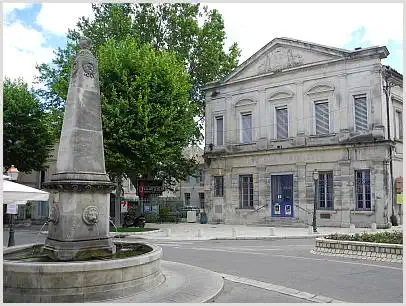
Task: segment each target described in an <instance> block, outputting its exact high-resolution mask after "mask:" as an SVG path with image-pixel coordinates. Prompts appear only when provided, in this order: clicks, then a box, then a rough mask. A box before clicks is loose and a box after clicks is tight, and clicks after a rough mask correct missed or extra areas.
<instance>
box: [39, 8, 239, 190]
mask: <svg viewBox="0 0 406 306" xmlns="http://www.w3.org/2000/svg"><path fill="white" fill-rule="evenodd" d="M92 8H93V13H94V19H92V20H90V19H89V18H87V17H82V18H80V20H79V21H78V23H77V26H76V28H75V29H70V30H69V31H68V37H67V38H68V42H67V46H66V47H65V48H58V50H57V51H56V54H55V58H54V59H53V60H52V63H50V64H42V65H39V66H38V67H37V68H38V71H39V78H38V80H37V81H38V82H39V83H42V84H43V85H44V88H43V89H41V90H39V91H38V92H37V93H38V95H39V96H40V97H42V98H43V101H44V107H45V108H47V109H52V110H54V112H55V113H56V114H58V111H61V110H63V108H64V104H65V101H66V98H67V92H68V87H69V77H70V73H71V67H72V61H73V58H74V55H75V53H76V52H77V51H78V40H79V37H80V36H81V35H85V36H86V37H88V38H89V39H90V40H91V41H92V48H91V51H92V52H93V54H95V55H96V57H97V58H98V60H99V61H100V62H101V64H102V65H104V64H103V63H107V62H108V60H109V61H110V62H109V64H110V65H116V64H122V62H121V59H120V58H119V59H120V61H119V62H115V60H118V59H113V58H110V59H108V58H106V57H105V58H103V59H102V57H101V56H102V55H106V54H108V51H112V52H113V51H114V50H115V51H114V52H116V53H117V52H119V53H120V56H123V57H124V56H127V57H129V55H128V54H126V52H124V51H120V50H123V48H124V47H123V46H124V45H125V46H127V47H128V48H130V46H131V48H133V49H134V50H135V49H136V47H135V46H139V47H140V48H141V49H142V48H143V47H141V46H142V45H145V44H149V45H150V46H152V48H153V50H155V51H156V52H157V53H152V51H151V50H150V51H148V52H149V53H148V54H150V55H151V57H147V56H146V57H143V58H142V59H143V60H145V61H149V60H156V61H158V60H157V59H156V58H157V57H158V54H162V56H163V57H164V58H166V57H168V58H170V60H169V59H167V62H165V63H167V64H168V65H169V62H170V63H172V62H173V63H175V59H176V60H177V61H176V62H177V63H180V65H181V66H182V68H183V70H184V71H185V72H187V73H185V74H184V75H182V78H181V80H182V82H183V81H184V80H186V82H187V83H188V84H189V86H187V87H185V88H186V89H184V88H183V86H184V85H182V86H181V87H182V88H183V89H182V97H183V94H184V91H185V90H186V92H187V101H189V102H190V103H188V104H184V105H183V104H182V105H179V106H182V107H184V109H183V110H179V109H178V108H177V106H176V103H175V104H174V105H172V104H170V103H169V102H165V101H166V100H167V98H165V96H163V95H162V93H163V92H166V91H167V90H169V91H170V90H173V89H172V87H170V86H174V85H173V84H172V82H175V81H174V80H172V81H170V80H169V79H168V78H164V80H166V81H165V82H161V83H159V84H160V85H159V86H158V85H156V84H155V83H154V82H155V81H154V82H152V80H153V79H156V78H157V77H156V76H155V77H153V76H152V75H151V73H152V72H154V73H157V75H160V73H161V74H162V73H163V72H162V70H161V71H156V69H157V68H155V66H153V65H152V66H151V65H150V66H148V67H149V68H151V70H148V69H149V68H148V69H147V68H146V67H147V66H146V65H148V64H147V63H132V62H131V63H128V66H125V65H124V67H125V68H126V69H127V70H128V73H127V74H128V76H127V75H126V74H124V72H123V73H122V74H117V75H114V74H111V73H110V70H108V69H107V68H106V66H103V67H104V68H102V69H101V71H100V83H101V84H104V85H102V86H101V93H102V96H103V108H102V113H103V125H104V127H103V128H104V144H105V152H106V169H107V171H108V172H109V174H110V176H111V177H112V178H113V179H114V180H116V179H117V181H120V178H121V177H123V176H126V175H129V176H130V177H131V180H132V181H133V183H134V184H136V178H138V177H140V176H143V177H148V178H162V179H164V180H165V181H166V182H168V184H169V182H171V181H173V180H171V178H175V179H179V178H180V179H183V178H184V177H186V175H189V174H192V173H194V172H195V165H196V163H195V162H194V161H193V160H192V161H190V160H187V159H185V158H183V155H182V154H181V151H182V150H183V148H185V147H186V146H188V145H189V144H191V143H193V142H194V141H195V140H196V139H197V138H198V135H199V134H200V132H198V131H197V130H196V129H195V127H196V123H194V124H193V118H192V119H191V117H190V116H191V114H192V115H193V116H194V117H195V118H196V117H198V118H199V117H200V119H203V117H204V97H203V93H202V92H201V90H200V88H201V86H202V85H203V84H205V83H207V82H210V81H214V80H216V79H220V78H222V77H223V76H225V75H226V74H228V73H229V72H230V71H231V70H232V69H233V68H235V67H236V66H237V64H238V57H239V55H240V50H239V49H238V46H237V44H236V43H234V44H233V45H232V46H231V47H230V48H229V50H228V52H226V51H224V44H225V39H226V35H225V31H224V21H223V18H222V16H221V14H220V13H219V12H218V11H216V10H212V11H210V10H208V9H207V8H206V7H203V8H201V7H200V5H199V4H187V3H176V4H158V5H157V4H154V5H152V4H147V3H142V4H134V3H133V4H122V3H114V4H113V3H103V4H94V5H92ZM130 38H131V44H129V43H128V39H130ZM108 40H111V41H110V42H109V43H108V45H106V46H104V44H105V43H106V42H107V41H108ZM123 42H124V45H123ZM102 46H104V47H102ZM113 46H115V47H116V48H118V49H114V48H113ZM101 48H103V52H99V51H100V49H101ZM141 49H140V50H141ZM142 50H143V49H142ZM145 52H147V51H145ZM169 53H170V55H169ZM152 54H153V56H152ZM129 59H131V60H134V59H136V57H129ZM137 59H138V60H139V58H137ZM171 65H172V64H171ZM101 67H102V66H101ZM120 67H121V66H120ZM177 67H180V66H177ZM141 68H142V69H141ZM161 68H162V67H161ZM109 69H116V70H117V69H119V68H118V67H114V66H113V67H110V68H109ZM140 69H141V70H140ZM168 69H169V68H168ZM176 69H178V68H176ZM139 71H143V72H145V73H146V75H145V76H143V75H139V74H138V73H139ZM178 73H180V72H178ZM112 75H114V77H117V78H118V79H117V82H116V81H115V79H114V78H112ZM134 75H139V78H138V81H137V82H140V81H141V80H142V79H148V78H151V79H148V80H149V81H148V82H149V83H148V82H147V83H145V84H144V86H145V88H144V90H147V89H146V88H148V95H146V94H145V93H144V92H143V93H142V95H141V97H142V99H141V98H139V97H138V96H136V97H137V99H140V100H139V101H138V102H137V103H135V104H134V101H133V100H132V99H135V96H133V95H135V94H137V95H139V93H140V92H138V91H136V90H135V89H133V87H132V86H133V85H131V84H132V83H131V82H134V81H135V79H132V78H129V79H126V78H127V77H129V76H134ZM174 75H177V74H174ZM174 75H172V77H174ZM118 80H119V81H120V82H123V84H119V82H118ZM112 84H114V90H113V89H112V87H111V86H112ZM154 84H155V85H154ZM130 85H131V86H130ZM147 85H148V86H147ZM152 85H154V86H152ZM179 86H180V85H179ZM185 86H186V85H185ZM127 87H129V88H132V89H131V91H129V92H127V93H126V90H127ZM130 93H131V96H130ZM169 97H170V96H169ZM175 97H176V99H178V98H179V97H178V96H177V95H175V94H174V96H172V98H175ZM162 99H163V100H162ZM165 99H166V100H165ZM176 99H175V100H176ZM182 99H183V98H182ZM158 100H162V105H160V104H158V102H157V101H158ZM149 103H152V104H151V105H149ZM182 103H185V102H182ZM134 107H135V108H134ZM182 111H183V112H186V113H182ZM138 112H139V113H140V114H137V113H138ZM163 114H165V116H166V117H165V118H164V116H163ZM53 118H54V119H55V122H52V120H51V122H52V125H53V126H55V127H59V126H61V124H60V120H61V116H54V117H53ZM58 120H59V121H58ZM135 120H137V122H142V123H144V127H143V128H141V127H139V126H133V124H134V122H135ZM186 121H187V122H186ZM197 126H198V127H200V128H201V127H202V126H203V120H200V121H199V122H198V123H197ZM132 129H134V130H132ZM141 135H143V138H140V137H141ZM200 136H201V135H200ZM164 138H166V139H164ZM132 139H136V141H135V142H133V141H132Z"/></svg>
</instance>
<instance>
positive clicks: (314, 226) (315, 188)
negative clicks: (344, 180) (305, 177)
mask: <svg viewBox="0 0 406 306" xmlns="http://www.w3.org/2000/svg"><path fill="white" fill-rule="evenodd" d="M313 181H314V201H313V202H314V203H313V233H317V225H316V208H317V183H318V181H319V172H318V171H317V170H314V171H313Z"/></svg>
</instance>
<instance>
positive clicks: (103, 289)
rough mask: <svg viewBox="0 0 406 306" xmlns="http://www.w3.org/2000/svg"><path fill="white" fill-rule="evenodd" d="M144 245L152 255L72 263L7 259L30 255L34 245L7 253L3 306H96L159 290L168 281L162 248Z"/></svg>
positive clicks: (19, 247) (9, 249)
mask: <svg viewBox="0 0 406 306" xmlns="http://www.w3.org/2000/svg"><path fill="white" fill-rule="evenodd" d="M138 244H139V243H138ZM143 245H145V246H146V247H149V248H150V251H148V252H147V253H145V254H142V255H138V256H132V257H126V258H119V259H117V258H115V259H110V258H107V259H97V260H90V261H70V262H60V261H47V262H43V261H42V262H41V261H24V260H15V259H7V258H10V257H11V258H12V256H13V254H18V253H21V252H26V251H28V252H29V250H32V249H33V248H34V246H35V245H34V244H30V245H23V246H17V247H11V248H8V249H5V250H4V253H3V256H4V257H3V302H5V303H7V302H8V303H10V302H17V303H30V302H34V303H52V302H55V303H58V302H59V303H74V302H79V303H82V302H96V301H103V300H109V299H116V298H120V297H126V296H130V295H134V294H136V293H138V292H141V291H144V290H148V289H151V288H153V287H156V286H158V285H160V284H162V283H163V281H164V280H165V277H164V275H163V274H162V272H161V266H160V260H161V257H162V248H160V247H159V246H156V245H152V244H148V243H143Z"/></svg>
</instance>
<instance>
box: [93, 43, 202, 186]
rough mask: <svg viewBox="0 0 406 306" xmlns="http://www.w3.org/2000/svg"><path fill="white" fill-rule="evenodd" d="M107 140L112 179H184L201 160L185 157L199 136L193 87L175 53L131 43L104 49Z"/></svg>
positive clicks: (100, 55) (102, 68)
mask: <svg viewBox="0 0 406 306" xmlns="http://www.w3.org/2000/svg"><path fill="white" fill-rule="evenodd" d="M98 58H99V71H100V75H103V77H102V78H100V87H101V88H103V90H102V117H103V135H104V147H105V156H106V168H107V169H109V173H110V175H111V176H114V177H120V176H121V175H122V174H123V173H124V174H126V175H128V176H129V177H130V178H131V180H132V181H133V182H136V181H137V180H138V179H139V178H141V177H143V178H155V179H163V180H164V181H166V182H167V183H169V182H171V178H175V179H183V178H184V177H185V176H186V175H188V174H189V173H190V172H191V171H195V169H196V166H197V164H196V161H195V160H190V159H188V158H186V157H184V155H183V154H182V151H183V148H185V147H187V146H188V145H189V144H195V143H196V142H197V141H198V140H199V138H200V131H199V128H198V126H197V125H196V122H195V120H194V117H195V116H196V113H197V107H196V105H195V104H194V103H192V102H190V100H189V90H190V83H189V81H188V74H187V72H185V70H184V67H183V65H182V64H181V63H179V62H178V60H177V58H176V56H175V55H174V54H173V53H168V52H166V51H162V52H159V51H155V50H154V49H153V48H152V47H151V46H149V45H142V46H140V45H139V44H138V42H137V40H136V39H132V38H129V39H127V40H125V41H121V42H119V43H117V42H115V41H114V40H109V41H107V43H105V44H104V45H103V46H101V47H100V49H99V53H98Z"/></svg>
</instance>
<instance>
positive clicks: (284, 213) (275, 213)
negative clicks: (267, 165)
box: [271, 174, 293, 217]
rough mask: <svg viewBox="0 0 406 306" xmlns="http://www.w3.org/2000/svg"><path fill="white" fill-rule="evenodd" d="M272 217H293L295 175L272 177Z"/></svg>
mask: <svg viewBox="0 0 406 306" xmlns="http://www.w3.org/2000/svg"><path fill="white" fill-rule="evenodd" d="M271 199H272V217H293V175H292V174H288V175H272V176H271Z"/></svg>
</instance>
